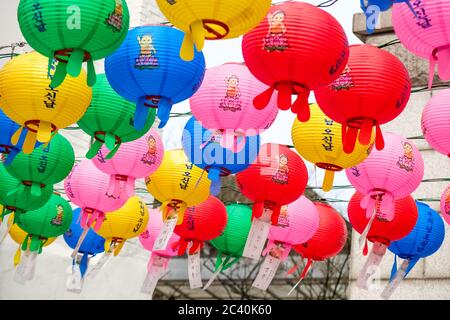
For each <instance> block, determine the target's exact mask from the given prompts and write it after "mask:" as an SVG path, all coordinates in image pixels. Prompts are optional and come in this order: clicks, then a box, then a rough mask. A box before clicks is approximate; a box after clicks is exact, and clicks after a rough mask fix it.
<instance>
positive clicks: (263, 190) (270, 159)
mask: <svg viewBox="0 0 450 320" xmlns="http://www.w3.org/2000/svg"><path fill="white" fill-rule="evenodd" d="M236 178H237V184H238V186H239V189H240V190H241V192H242V193H243V194H244V195H245V196H246V197H247V198H249V199H250V200H252V201H253V202H254V205H253V218H259V217H261V216H262V213H263V211H264V209H270V210H272V224H274V225H276V224H278V217H279V215H280V210H281V206H283V205H286V204H289V203H292V202H294V201H295V200H297V199H298V198H299V197H300V196H301V195H302V194H303V192H304V191H305V188H306V184H307V182H308V171H307V169H306V166H305V164H304V162H303V160H302V159H301V158H300V157H299V156H298V155H297V154H296V153H295V152H293V151H291V150H289V148H288V147H286V146H282V145H278V144H273V143H268V144H263V145H261V148H260V150H259V154H258V157H257V158H256V160H255V162H253V163H252V164H251V165H250V166H249V167H248V168H247V169H246V170H245V171H242V172H239V173H238V174H237V175H236Z"/></svg>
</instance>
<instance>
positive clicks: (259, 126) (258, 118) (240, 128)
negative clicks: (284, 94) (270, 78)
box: [190, 63, 278, 150]
mask: <svg viewBox="0 0 450 320" xmlns="http://www.w3.org/2000/svg"><path fill="white" fill-rule="evenodd" d="M265 89H266V86H265V85H264V84H263V83H261V82H260V81H259V80H257V79H256V78H255V77H254V76H253V75H252V74H251V73H250V71H249V70H248V68H247V67H246V66H245V64H243V63H226V64H224V65H221V66H218V67H214V68H211V69H208V70H206V73H205V79H204V80H203V83H202V85H201V86H200V89H199V90H198V91H197V93H196V94H194V95H193V96H192V97H191V99H190V105H191V110H192V114H193V115H194V117H195V118H196V119H198V120H199V121H200V122H201V124H202V126H203V127H205V128H207V129H215V130H217V132H218V133H219V131H220V133H221V138H222V139H221V143H222V145H224V143H223V142H228V143H229V144H231V145H232V146H233V148H232V149H237V150H240V149H242V147H243V143H242V142H243V141H245V140H244V139H240V140H241V141H242V142H241V143H240V145H235V143H234V139H239V138H240V137H245V136H251V135H256V134H260V133H261V132H262V131H264V130H265V129H268V128H269V127H270V126H271V125H272V123H273V122H274V121H275V118H276V116H277V114H278V108H277V105H276V100H275V97H273V98H272V99H271V100H270V102H269V105H268V106H267V107H266V108H264V109H263V110H257V109H255V108H254V106H253V98H254V97H255V96H256V95H257V94H259V93H260V92H261V91H264V90H265ZM235 137H236V138H235Z"/></svg>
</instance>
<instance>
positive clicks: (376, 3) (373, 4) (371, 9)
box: [360, 0, 416, 34]
mask: <svg viewBox="0 0 450 320" xmlns="http://www.w3.org/2000/svg"><path fill="white" fill-rule="evenodd" d="M360 1H361V9H362V10H363V12H364V15H365V16H366V20H367V23H366V29H367V33H369V34H371V33H373V32H374V31H375V26H376V24H377V22H378V18H379V14H380V11H388V10H389V9H390V8H391V7H392V5H393V4H394V3H406V4H407V5H408V7H409V8H410V9H411V11H412V13H413V14H414V15H416V13H415V11H414V8H413V7H412V5H411V3H410V2H409V1H410V0H360Z"/></svg>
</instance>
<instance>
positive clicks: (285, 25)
mask: <svg viewBox="0 0 450 320" xmlns="http://www.w3.org/2000/svg"><path fill="white" fill-rule="evenodd" d="M242 51H243V55H244V60H245V62H246V64H247V66H248V68H249V69H250V71H251V72H252V73H253V75H254V76H255V77H256V78H257V79H258V80H260V81H261V82H263V83H265V84H267V85H269V86H270V88H269V89H268V90H267V91H265V92H263V93H262V94H260V95H259V96H257V97H256V98H255V99H254V105H255V107H256V108H257V109H263V108H265V107H266V106H267V105H268V104H269V101H270V99H271V97H272V94H273V93H274V91H275V90H278V107H279V108H280V109H281V110H289V109H290V108H291V106H292V112H294V113H296V114H297V115H298V118H299V120H300V121H308V119H309V106H308V97H309V94H310V90H316V89H318V88H320V87H323V86H326V85H328V84H329V83H331V82H332V81H334V80H335V79H336V78H337V77H339V75H340V74H341V72H342V70H344V68H345V65H346V63H347V60H348V55H349V54H348V42H347V37H346V35H345V32H344V30H343V29H342V26H341V25H340V24H339V22H338V21H337V20H336V19H335V18H334V17H333V16H331V15H330V14H329V13H328V12H326V11H324V10H322V9H320V8H317V7H316V6H313V5H311V4H308V3H304V2H294V1H292V2H285V3H283V4H279V5H274V6H272V7H271V9H270V12H269V14H268V16H267V18H266V19H264V20H263V21H262V22H261V23H260V24H259V25H258V26H257V27H256V28H254V29H253V30H252V31H251V32H249V33H247V34H246V35H245V36H244V39H243V42H242ZM292 95H297V100H296V101H295V102H294V104H292V101H291V98H292Z"/></svg>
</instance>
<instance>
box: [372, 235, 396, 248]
mask: <svg viewBox="0 0 450 320" xmlns="http://www.w3.org/2000/svg"><path fill="white" fill-rule="evenodd" d="M367 240H369V241H370V242H372V243H375V242H378V243H381V244H384V245H385V246H386V247H389V245H390V244H391V240H389V239H386V238H382V237H377V236H369V237H367Z"/></svg>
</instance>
